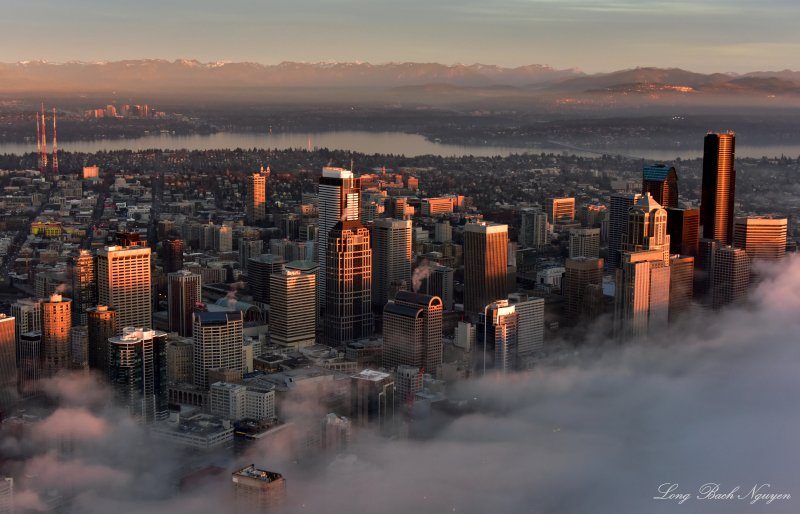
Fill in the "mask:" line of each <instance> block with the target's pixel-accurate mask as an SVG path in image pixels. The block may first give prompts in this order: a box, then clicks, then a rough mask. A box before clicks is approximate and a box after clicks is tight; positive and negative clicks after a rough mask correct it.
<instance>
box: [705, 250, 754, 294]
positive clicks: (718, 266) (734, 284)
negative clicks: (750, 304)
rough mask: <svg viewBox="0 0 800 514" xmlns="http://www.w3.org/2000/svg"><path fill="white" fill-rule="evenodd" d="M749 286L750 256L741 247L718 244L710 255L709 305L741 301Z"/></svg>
mask: <svg viewBox="0 0 800 514" xmlns="http://www.w3.org/2000/svg"><path fill="white" fill-rule="evenodd" d="M749 286H750V257H749V256H748V255H747V252H746V251H745V250H744V249H742V248H734V247H732V246H720V247H717V248H715V249H714V250H713V251H712V256H711V284H710V287H711V306H712V307H713V308H714V309H719V308H720V307H724V306H726V305H735V304H739V303H742V302H743V301H744V300H745V299H746V298H747V288H748V287H749Z"/></svg>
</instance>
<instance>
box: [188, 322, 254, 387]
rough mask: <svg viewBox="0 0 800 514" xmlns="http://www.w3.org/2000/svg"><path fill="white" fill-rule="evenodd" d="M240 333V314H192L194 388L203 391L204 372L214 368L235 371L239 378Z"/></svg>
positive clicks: (206, 379)
mask: <svg viewBox="0 0 800 514" xmlns="http://www.w3.org/2000/svg"><path fill="white" fill-rule="evenodd" d="M242 330H243V318H242V313H241V311H231V312H195V313H194V326H193V327H192V338H193V339H194V358H193V365H194V373H193V375H194V385H196V386H197V387H199V388H200V389H202V390H207V389H208V386H209V385H210V384H209V381H208V372H209V371H212V370H217V369H225V370H231V371H233V372H238V374H239V375H240V376H241V372H242V368H243V362H242V345H243V343H244V336H243V332H242Z"/></svg>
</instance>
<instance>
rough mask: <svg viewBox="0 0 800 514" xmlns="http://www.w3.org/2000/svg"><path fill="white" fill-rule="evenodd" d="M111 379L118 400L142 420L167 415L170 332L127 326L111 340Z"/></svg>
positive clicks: (109, 372)
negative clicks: (168, 342)
mask: <svg viewBox="0 0 800 514" xmlns="http://www.w3.org/2000/svg"><path fill="white" fill-rule="evenodd" d="M108 355H109V364H108V379H109V382H110V383H111V387H112V388H113V389H114V393H115V397H116V399H117V402H118V403H119V404H120V405H122V406H125V407H127V408H128V412H129V413H130V414H131V415H132V416H133V417H135V418H136V419H139V420H140V421H142V422H143V423H152V422H153V421H156V420H160V419H164V418H166V415H167V334H166V333H165V332H161V331H160V330H151V329H147V328H134V327H125V329H123V331H122V335H121V336H116V337H111V338H109V340H108Z"/></svg>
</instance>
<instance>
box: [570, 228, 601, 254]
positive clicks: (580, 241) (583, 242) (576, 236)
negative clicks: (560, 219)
mask: <svg viewBox="0 0 800 514" xmlns="http://www.w3.org/2000/svg"><path fill="white" fill-rule="evenodd" d="M599 256H600V229H599V228H573V229H571V230H570V231H569V258H570V259H575V258H577V257H589V258H594V259H596V258H597V257H599Z"/></svg>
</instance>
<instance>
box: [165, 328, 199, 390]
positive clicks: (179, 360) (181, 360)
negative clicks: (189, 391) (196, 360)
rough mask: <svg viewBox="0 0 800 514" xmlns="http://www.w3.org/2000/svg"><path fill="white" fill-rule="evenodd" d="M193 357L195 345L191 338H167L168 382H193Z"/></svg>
mask: <svg viewBox="0 0 800 514" xmlns="http://www.w3.org/2000/svg"><path fill="white" fill-rule="evenodd" d="M193 357H194V345H193V344H192V340H191V339H189V338H179V339H175V340H171V341H170V340H167V382H169V383H171V384H191V383H192V360H193Z"/></svg>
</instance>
